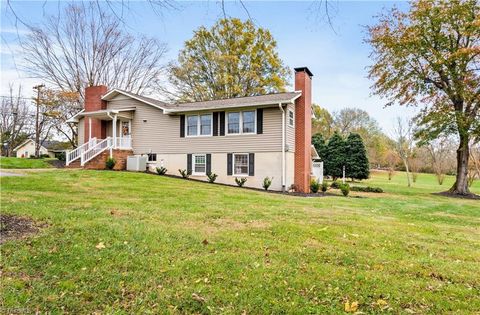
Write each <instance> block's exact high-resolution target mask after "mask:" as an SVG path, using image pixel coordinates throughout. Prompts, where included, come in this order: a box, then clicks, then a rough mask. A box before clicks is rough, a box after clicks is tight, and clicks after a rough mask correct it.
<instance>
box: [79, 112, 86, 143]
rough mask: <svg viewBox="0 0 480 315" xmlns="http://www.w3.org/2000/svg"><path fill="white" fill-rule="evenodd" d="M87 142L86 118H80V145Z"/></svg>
mask: <svg viewBox="0 0 480 315" xmlns="http://www.w3.org/2000/svg"><path fill="white" fill-rule="evenodd" d="M84 142H85V119H84V118H80V119H79V120H78V145H79V146H80V145H82V144H83V143H84Z"/></svg>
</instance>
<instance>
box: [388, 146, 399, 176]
mask: <svg viewBox="0 0 480 315" xmlns="http://www.w3.org/2000/svg"><path fill="white" fill-rule="evenodd" d="M385 160H386V162H387V165H388V180H392V178H393V176H395V169H396V167H397V164H398V163H399V159H398V155H397V153H396V151H394V150H388V152H387V153H386V156H385Z"/></svg>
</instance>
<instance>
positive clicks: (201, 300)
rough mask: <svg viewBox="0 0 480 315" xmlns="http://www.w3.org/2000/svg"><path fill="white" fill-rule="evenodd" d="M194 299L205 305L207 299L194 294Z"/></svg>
mask: <svg viewBox="0 0 480 315" xmlns="http://www.w3.org/2000/svg"><path fill="white" fill-rule="evenodd" d="M192 299H194V300H195V301H197V302H200V303H205V298H203V297H201V296H200V295H198V294H197V293H192Z"/></svg>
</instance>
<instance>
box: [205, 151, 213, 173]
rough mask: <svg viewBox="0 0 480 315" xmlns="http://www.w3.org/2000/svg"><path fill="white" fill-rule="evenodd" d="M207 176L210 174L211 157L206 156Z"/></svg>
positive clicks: (209, 155)
mask: <svg viewBox="0 0 480 315" xmlns="http://www.w3.org/2000/svg"><path fill="white" fill-rule="evenodd" d="M206 171H207V174H210V173H211V172H212V155H211V154H207V170H206Z"/></svg>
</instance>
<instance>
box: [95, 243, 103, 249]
mask: <svg viewBox="0 0 480 315" xmlns="http://www.w3.org/2000/svg"><path fill="white" fill-rule="evenodd" d="M95 248H96V249H104V248H105V245H104V244H103V242H100V243H98V244H97V246H95Z"/></svg>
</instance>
